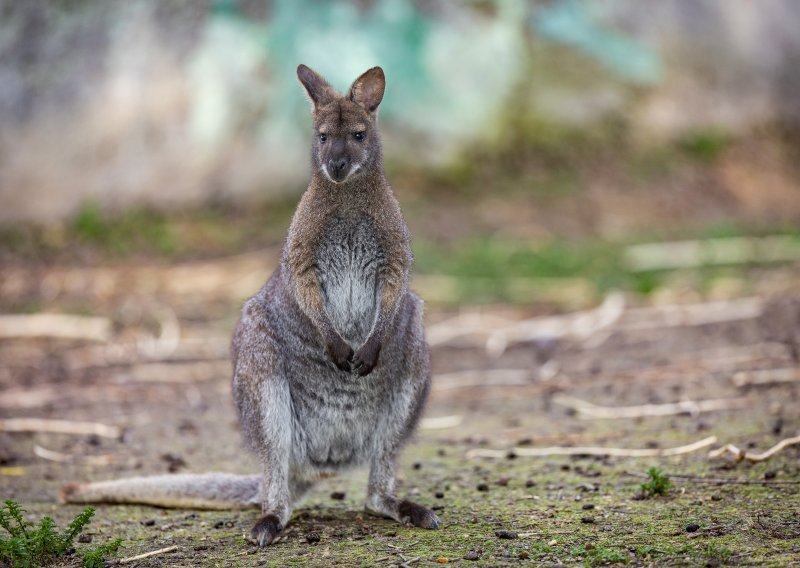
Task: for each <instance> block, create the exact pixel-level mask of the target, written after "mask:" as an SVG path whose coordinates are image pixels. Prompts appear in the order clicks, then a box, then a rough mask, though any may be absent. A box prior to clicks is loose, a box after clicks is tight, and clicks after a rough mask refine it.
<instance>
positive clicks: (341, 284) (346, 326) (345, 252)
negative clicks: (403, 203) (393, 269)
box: [316, 215, 386, 349]
mask: <svg viewBox="0 0 800 568" xmlns="http://www.w3.org/2000/svg"><path fill="white" fill-rule="evenodd" d="M385 264H386V257H385V254H384V251H383V250H382V248H381V246H380V242H379V240H378V234H377V231H376V229H375V226H374V224H373V222H372V219H370V218H369V217H368V216H366V215H358V216H343V217H336V218H332V219H330V220H329V221H328V222H327V224H326V226H325V229H324V230H323V234H322V239H321V240H320V246H319V248H318V249H317V253H316V266H317V277H318V279H319V283H320V286H321V288H322V295H323V299H324V304H325V309H326V311H327V312H328V317H330V320H331V323H332V324H333V326H334V328H336V331H338V332H339V334H340V335H341V336H342V337H343V338H344V340H345V341H347V342H348V343H349V344H350V345H351V346H352V347H353V348H354V349H355V348H357V347H359V346H360V345H361V344H362V343H363V342H364V340H366V339H367V337H368V336H369V333H370V331H371V330H372V326H373V324H374V323H375V318H376V317H377V313H378V298H379V292H380V274H381V271H382V270H383V268H384V266H385Z"/></svg>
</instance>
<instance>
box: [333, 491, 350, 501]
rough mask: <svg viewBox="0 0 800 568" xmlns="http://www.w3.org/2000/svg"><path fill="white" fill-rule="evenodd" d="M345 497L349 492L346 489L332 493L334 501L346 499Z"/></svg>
mask: <svg viewBox="0 0 800 568" xmlns="http://www.w3.org/2000/svg"><path fill="white" fill-rule="evenodd" d="M345 497H347V493H345V492H344V491H334V492H333V493H331V499H333V500H334V501H344V498H345Z"/></svg>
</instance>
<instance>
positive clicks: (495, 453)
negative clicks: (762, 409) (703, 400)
mask: <svg viewBox="0 0 800 568" xmlns="http://www.w3.org/2000/svg"><path fill="white" fill-rule="evenodd" d="M716 443H717V437H716V436H709V437H708V438H703V439H702V440H699V441H697V442H693V443H691V444H687V445H685V446H678V447H675V448H646V449H635V450H629V449H627V448H601V447H595V446H588V447H583V448H581V447H571V446H566V447H565V446H553V447H550V448H513V449H511V450H489V449H483V448H475V449H472V450H469V451H468V452H467V454H466V456H467V458H504V457H507V456H508V455H509V454H513V455H515V456H518V457H549V456H613V457H623V458H657V457H667V456H678V455H681V454H689V453H691V452H696V451H697V450H701V449H703V448H706V447H708V446H711V445H712V444H716Z"/></svg>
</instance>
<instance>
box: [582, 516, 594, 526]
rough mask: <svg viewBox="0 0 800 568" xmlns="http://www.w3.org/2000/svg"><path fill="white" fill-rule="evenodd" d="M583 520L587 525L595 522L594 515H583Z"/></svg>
mask: <svg viewBox="0 0 800 568" xmlns="http://www.w3.org/2000/svg"><path fill="white" fill-rule="evenodd" d="M581 522H582V523H585V524H587V525H591V524H594V517H581Z"/></svg>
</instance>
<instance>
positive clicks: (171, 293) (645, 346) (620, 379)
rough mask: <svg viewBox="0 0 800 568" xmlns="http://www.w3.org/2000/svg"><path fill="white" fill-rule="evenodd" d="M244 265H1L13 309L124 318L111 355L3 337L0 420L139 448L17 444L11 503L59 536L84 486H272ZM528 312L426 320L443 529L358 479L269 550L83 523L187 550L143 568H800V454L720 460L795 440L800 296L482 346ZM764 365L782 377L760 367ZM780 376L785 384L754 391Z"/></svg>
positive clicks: (228, 540)
mask: <svg viewBox="0 0 800 568" xmlns="http://www.w3.org/2000/svg"><path fill="white" fill-rule="evenodd" d="M259 262H260V260H259ZM237 263H239V264H237ZM248 263H251V264H252V259H249V258H245V257H242V258H239V259H238V260H236V261H235V262H233V264H226V265H224V266H222V268H220V266H219V265H218V264H214V263H205V264H198V265H195V266H193V267H190V268H187V267H178V268H174V269H168V268H164V267H161V268H159V267H141V266H123V267H117V268H114V269H104V270H99V269H98V270H97V271H95V272H91V271H86V270H82V271H70V270H68V269H63V270H57V269H33V268H28V267H22V268H19V269H15V270H11V269H9V270H8V271H6V272H5V276H4V279H3V293H2V298H3V303H4V306H3V307H4V309H5V310H6V311H7V310H8V306H9V305H10V303H12V302H17V303H19V302H21V301H23V300H25V301H31V302H34V301H36V302H41V303H42V304H43V305H46V306H47V307H48V311H55V310H57V309H63V310H64V311H67V312H70V313H83V314H85V315H86V316H100V317H107V318H109V319H110V322H111V326H112V327H111V331H110V334H109V335H108V337H105V338H101V339H104V340H103V341H87V340H84V339H41V338H22V339H21V338H6V339H0V416H2V417H4V418H18V417H36V418H58V419H66V420H92V421H98V422H101V423H104V424H108V425H115V426H120V427H122V428H123V430H124V435H123V436H122V437H121V438H120V439H114V438H105V437H100V436H73V435H63V434H52V433H7V432H6V433H0V496H2V497H3V498H13V499H15V500H17V501H19V502H20V503H21V504H22V505H23V506H24V507H25V508H26V509H27V510H28V511H29V513H30V515H31V517H32V518H36V519H38V518H40V517H41V516H42V515H51V516H53V517H54V518H55V519H56V520H57V521H58V522H59V523H60V525H61V526H63V524H64V523H66V522H68V520H69V519H71V518H72V516H74V515H75V514H76V513H77V512H79V511H80V509H81V508H80V507H78V506H64V505H60V504H58V502H57V495H58V489H59V487H60V486H61V485H62V484H63V483H65V482H68V481H76V480H87V479H110V478H117V477H121V476H126V475H143V474H155V473H165V472H168V471H180V472H204V471H213V470H222V471H228V472H236V473H254V472H256V471H257V464H256V461H255V460H254V459H253V458H252V457H251V456H250V455H248V454H247V453H246V452H245V451H244V450H243V448H242V444H241V443H240V440H239V435H238V432H237V425H236V422H235V416H234V412H233V408H232V404H231V399H230V394H229V375H230V368H229V366H230V364H229V361H228V358H227V357H228V355H227V350H228V338H229V334H230V331H231V329H232V327H233V325H234V323H235V319H236V317H237V311H238V305H239V303H240V301H241V297H242V296H243V295H244V294H245V293H247V291H248V290H249V291H250V292H252V291H255V289H256V287H257V286H258V284H259V282H260V280H262V279H263V277H264V276H265V273H263V272H262V271H260V270H255V272H254V271H253V270H251V268H250V266H251V264H248ZM265 264H267V263H266V262H265ZM245 265H246V267H247V268H242V266H245ZM237 267H238V268H237ZM192 270H195V272H193V271H192ZM215 271H216V272H215ZM200 274H202V275H203V277H202V278H200V277H199V276H198V275H200ZM798 281H799V280H798V279H793V280H789V281H786V282H784V284H783V289H784V290H785V291H791V290H792V289H794V290H797V289H798V288H797V283H798ZM223 290H224V291H225V292H224V293H223V292H221V291H223ZM87 306H90V308H88V307H87ZM737 310H738V312H737ZM737 313H738V315H736V314H737ZM478 314H480V319H478V318H479V316H478ZM698 314H699V315H698ZM721 314H722V315H721ZM530 315H535V314H530V313H525V312H524V311H521V310H518V309H510V308H503V307H496V308H493V307H484V308H482V309H481V310H477V309H476V310H470V309H468V308H463V309H462V311H461V313H460V315H459V314H454V313H452V312H445V311H443V310H439V309H436V308H435V307H434V308H432V309H431V310H429V313H428V326H429V332H430V335H431V338H432V342H433V343H434V346H433V366H434V374H435V378H434V387H433V391H432V394H431V398H430V402H429V404H428V407H427V411H426V414H425V418H426V420H425V421H424V422H423V425H422V426H423V427H422V428H421V429H420V431H419V435H418V437H417V439H416V440H415V441H414V442H413V443H411V444H410V446H409V447H408V449H407V450H406V452H405V454H404V455H403V458H402V464H401V467H400V482H399V493H400V494H402V495H407V496H412V497H413V498H414V499H415V500H417V501H418V502H420V503H422V504H425V505H426V506H429V507H433V508H434V509H435V510H436V511H437V513H438V515H439V517H440V519H441V520H442V527H441V528H440V529H439V530H438V531H423V530H418V529H414V528H411V527H405V526H401V525H399V524H397V523H394V522H391V521H388V520H383V519H376V518H373V517H370V516H367V515H365V514H364V512H363V508H362V500H363V497H364V490H365V482H366V473H365V472H358V473H354V474H353V475H352V476H346V477H341V478H336V479H331V480H326V481H325V482H323V483H321V484H320V485H319V486H318V487H317V488H316V489H315V490H314V491H313V492H312V494H311V495H310V497H309V498H308V499H307V500H306V501H305V502H304V503H303V504H302V505H300V506H299V507H297V509H296V511H295V513H294V517H293V520H292V522H291V523H290V525H289V526H288V528H287V530H286V534H285V538H284V539H283V540H281V541H280V542H278V543H277V544H275V545H273V546H270V547H269V548H267V549H259V548H257V547H254V546H252V545H250V544H248V543H247V542H246V541H245V539H244V535H245V534H246V533H247V532H248V531H249V528H250V526H251V525H252V523H253V522H254V521H255V519H256V516H257V511H254V510H253V511H241V512H203V511H186V510H161V509H157V508H151V507H131V506H100V507H98V510H97V514H96V517H95V519H94V521H93V523H92V525H90V529H89V531H88V532H89V534H91V535H92V538H93V541H94V542H95V543H99V542H105V541H108V540H111V539H112V538H114V537H121V538H122V539H124V547H123V548H122V549H121V551H120V552H119V557H120V558H121V557H130V556H133V555H136V554H139V553H144V552H148V551H153V550H157V549H161V548H164V547H169V546H173V545H176V546H177V549H176V550H175V551H173V552H169V553H164V554H161V555H157V556H154V557H152V558H148V559H145V560H141V561H137V562H134V563H131V564H128V565H130V566H139V567H149V566H187V567H188V566H220V567H221V566H286V565H303V566H331V565H341V566H376V565H403V566H426V565H433V564H439V563H449V564H452V563H458V564H459V565H462V566H463V565H466V566H471V565H478V566H501V565H516V564H535V565H542V564H548V565H556V564H569V565H575V564H585V565H604V564H631V565H698V566H700V565H727V564H735V565H759V566H761V565H776V566H784V565H800V446H793V447H789V448H786V449H784V450H783V451H781V452H779V453H777V454H776V455H774V456H773V457H771V458H770V459H768V460H766V461H763V462H760V463H750V462H748V461H741V462H736V461H735V460H734V459H733V458H732V457H730V456H729V457H720V458H710V457H709V450H711V449H714V448H719V447H721V446H722V445H724V444H729V443H731V444H735V445H736V446H738V447H739V448H742V449H745V450H749V451H756V452H758V451H763V450H766V449H767V448H769V447H771V446H773V445H774V444H776V443H777V442H778V441H780V440H781V439H784V438H789V437H792V436H797V435H798V434H800V404H798V401H799V400H800V381H799V380H798V379H800V374H799V373H800V364H799V363H798V349H800V346H799V343H800V341H799V340H800V300H798V299H797V298H793V297H791V296H787V295H786V294H784V293H780V294H778V293H776V294H774V295H772V296H769V295H767V296H756V297H750V298H739V299H734V300H730V301H728V303H726V304H723V305H721V306H717V307H715V306H713V305H711V306H709V305H706V308H703V309H698V310H696V311H694V312H691V313H690V311H687V310H683V311H681V310H676V309H675V308H674V307H673V308H670V307H664V306H662V307H657V308H633V307H631V308H628V307H626V308H625V309H624V311H622V312H621V313H617V314H616V315H615V317H614V318H612V321H611V322H606V324H605V325H604V326H603V327H601V328H594V329H590V330H589V331H586V330H582V329H581V325H583V324H581V323H580V322H579V323H575V322H574V321H572V320H570V321H572V323H570V324H569V325H567V329H566V332H564V333H562V332H559V331H553V329H554V328H553V327H552V326H551V327H547V326H545V325H544V324H546V323H547V322H546V321H545V320H542V319H541V318H534V319H533V320H532V322H533V323H531V324H530V326H529V328H526V329H533V332H530V333H528V334H527V335H526V334H521V335H519V336H515V335H514V333H511V332H509V333H506V335H505V336H504V337H506V339H507V340H508V341H507V346H506V348H505V350H503V351H502V352H500V351H501V350H500V349H499V348H498V343H497V341H498V337H503V336H502V335H494V336H492V337H493V338H494V339H493V340H492V341H490V342H489V343H490V346H491V347H492V349H490V350H487V349H486V345H487V338H488V337H487V335H486V333H484V332H488V331H491V330H501V331H502V330H506V331H508V330H517V331H519V330H521V329H522V326H520V325H519V322H520V320H522V319H524V318H525V317H526V316H530ZM453 318H457V319H453ZM458 318H460V319H458ZM698 318H699V319H698ZM701 320H702V321H701ZM476 321H477V322H478V323H477V325H475V326H473V324H474V322H476ZM471 322H472V323H471ZM551 323H552V322H551ZM556 323H558V322H556ZM561 323H563V321H562V322H561ZM473 327H475V328H476V329H478V330H483V331H482V332H481V331H477V332H475V330H474V329H473ZM590 327H591V326H590ZM542 330H544V331H542ZM548 330H549V331H548ZM562 331H563V329H562ZM763 370H782V371H780V373H778V374H775V373H773V374H772V375H769V374H767V375H765V374H764V373H761V374H758V373H749V374H748V373H747V372H748V371H763ZM472 371H475V372H472ZM471 372H472V373H471ZM765 376H766V377H767V378H768V379H770V380H777V379H780V378H781V377H782V378H783V379H786V380H784V381H783V382H770V383H768V384H762V385H754V384H750V385H747V384H744V383H746V382H748V381H749V382H752V381H753V380H756V379H758V378H763V377H765ZM564 397H572V398H575V399H581V400H583V401H589V402H591V403H592V404H595V405H600V406H603V407H605V406H609V407H627V406H638V405H648V404H649V405H659V404H664V403H671V402H680V401H695V402H699V401H706V400H716V399H723V400H724V401H725V402H723V403H722V406H730V408H723V409H721V410H712V411H700V410H702V406H698V405H691V404H687V405H686V406H685V408H684V410H685V411H686V412H684V413H682V414H677V415H667V416H644V417H639V418H623V417H613V418H587V417H585V416H584V413H583V412H581V411H580V410H575V409H574V408H572V409H571V408H568V407H567V406H565V404H568V403H569V399H565V398H564ZM659 408H661V407H649V410H650V412H651V414H652V413H653V412H657V410H658V409H659ZM622 412H624V411H621V410H618V411H616V412H612V414H621V413H622ZM436 419H439V420H436ZM711 436H715V437H716V441H715V442H713V443H712V444H711V445H709V446H707V447H704V448H702V449H699V450H697V451H694V452H691V453H686V454H682V455H677V456H672V457H668V456H661V457H610V456H602V455H601V456H590V455H586V454H583V455H577V456H562V455H550V456H544V457H529V456H525V455H523V454H524V453H525V451H526V450H529V449H531V448H546V447H550V446H567V447H575V446H581V447H582V446H592V447H594V446H599V447H611V448H626V449H627V448H634V449H651V450H652V449H659V448H660V449H665V448H672V447H677V446H682V445H685V444H690V443H693V442H697V441H700V440H703V439H706V438H708V437H711ZM512 448H518V449H517V450H512ZM476 449H497V450H500V452H499V454H498V455H500V456H501V457H499V458H493V457H476V456H475V455H474V450H476ZM471 451H473V453H470V452H471ZM586 453H589V452H588V451H587V452H586ZM42 456H44V457H42ZM54 460H58V461H54ZM651 466H659V467H661V468H663V470H664V471H665V472H667V473H668V474H670V475H671V476H672V481H673V484H674V487H673V489H672V490H670V491H669V492H668V493H667V494H666V495H663V496H648V495H644V496H643V495H642V492H641V488H640V486H641V484H642V482H643V481H645V479H644V478H643V477H642V476H643V475H645V472H646V471H647V470H648V469H649V468H650V467H651ZM643 497H644V498H643ZM74 565H77V563H76V564H74Z"/></svg>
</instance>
